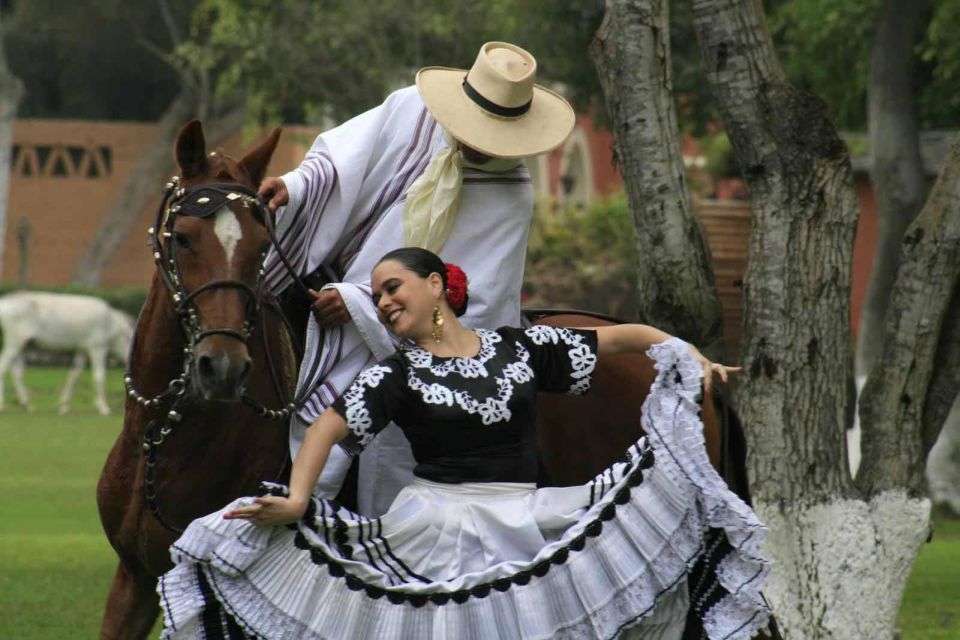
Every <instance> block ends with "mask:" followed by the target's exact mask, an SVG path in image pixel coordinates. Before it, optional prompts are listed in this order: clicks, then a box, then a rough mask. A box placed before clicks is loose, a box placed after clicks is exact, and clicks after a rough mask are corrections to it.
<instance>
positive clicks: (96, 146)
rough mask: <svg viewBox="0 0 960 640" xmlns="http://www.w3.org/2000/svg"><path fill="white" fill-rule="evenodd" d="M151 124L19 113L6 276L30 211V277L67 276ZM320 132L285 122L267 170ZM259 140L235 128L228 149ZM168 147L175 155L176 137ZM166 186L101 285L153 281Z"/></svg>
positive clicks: (15, 261)
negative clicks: (153, 229) (154, 240)
mask: <svg viewBox="0 0 960 640" xmlns="http://www.w3.org/2000/svg"><path fill="white" fill-rule="evenodd" d="M154 131H155V125H154V124H152V123H129V122H124V123H120V122H90V121H62V120H18V121H17V122H16V124H15V125H14V161H13V166H12V171H11V176H10V196H9V201H8V207H7V230H6V242H5V244H6V246H5V250H4V263H3V272H2V279H3V281H5V282H13V281H16V280H17V278H18V277H19V272H20V261H21V257H20V256H21V252H20V247H19V243H18V240H17V227H18V224H19V221H20V218H21V217H25V218H26V219H27V220H29V222H30V225H31V236H30V240H29V245H28V249H27V256H28V269H29V281H28V282H29V284H31V285H62V284H66V283H68V282H69V281H70V279H71V277H72V276H73V269H74V265H75V264H76V262H77V260H78V259H79V258H80V256H81V255H82V253H83V251H84V249H85V248H86V246H87V245H88V243H89V242H90V240H91V238H92V237H93V235H94V233H95V232H96V230H97V229H98V228H99V226H100V224H101V223H102V220H103V219H104V218H105V217H106V215H107V212H108V211H109V209H110V206H111V204H112V203H113V200H114V198H115V196H116V194H117V192H118V190H119V189H120V188H121V186H122V185H123V182H124V180H125V179H126V178H127V176H128V175H129V173H130V171H131V170H132V169H133V166H134V164H135V163H136V161H137V159H138V158H139V157H140V155H141V153H142V152H143V150H144V149H145V147H146V146H147V145H148V144H149V143H150V141H151V139H152V137H153V135H154ZM316 133H317V131H316V130H314V129H310V128H307V127H289V128H286V129H285V130H284V135H283V137H282V138H281V142H280V145H279V147H278V149H277V152H276V153H275V154H274V159H273V162H272V163H271V165H270V169H269V172H270V173H271V174H274V175H275V174H277V173H281V172H284V171H287V170H289V169H290V168H292V167H294V166H296V164H297V163H298V162H299V161H300V159H301V158H302V157H303V154H304V153H305V151H306V149H307V148H308V147H309V145H310V143H311V142H313V138H314V137H315V136H316ZM258 140H259V137H256V136H253V137H249V138H246V137H245V136H244V135H243V134H237V135H235V136H233V137H232V138H231V139H229V140H227V141H226V143H225V144H224V145H223V149H224V151H226V152H227V153H229V154H231V155H242V154H243V152H244V150H245V149H248V148H249V147H251V146H253V145H254V144H255V143H256V142H257V141H258ZM170 153H171V158H172V155H173V142H172V141H171V145H170ZM171 170H172V166H171ZM162 188H163V185H162V184H158V185H157V199H156V201H154V202H151V203H150V205H149V206H148V207H147V208H146V209H144V210H143V211H141V212H139V214H138V221H137V222H136V223H135V224H134V225H133V228H132V231H131V233H130V234H129V236H128V237H127V238H126V239H125V240H124V241H123V243H122V245H121V246H120V248H119V250H118V251H117V255H116V256H115V257H114V258H113V260H111V261H110V263H109V265H108V266H107V268H106V270H105V271H104V276H103V281H102V284H103V285H104V286H108V287H109V286H146V285H147V284H149V281H150V277H151V276H152V273H153V262H152V261H151V259H150V254H149V253H148V251H147V249H146V229H147V227H149V226H150V225H151V224H152V222H153V219H152V217H153V215H154V213H155V211H156V207H157V205H158V204H159V200H160V192H161V189H162Z"/></svg>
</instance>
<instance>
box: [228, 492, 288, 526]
mask: <svg viewBox="0 0 960 640" xmlns="http://www.w3.org/2000/svg"><path fill="white" fill-rule="evenodd" d="M306 510H307V501H306V500H303V501H298V500H291V499H290V498H281V497H276V496H264V497H262V498H254V500H253V504H251V505H247V506H246V507H238V508H236V509H234V510H233V511H228V512H227V513H225V514H223V519H224V520H249V521H250V522H252V523H254V524H259V525H272V524H289V523H291V522H296V521H298V520H299V519H300V518H302V517H303V514H304V513H305V512H306Z"/></svg>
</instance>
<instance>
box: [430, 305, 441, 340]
mask: <svg viewBox="0 0 960 640" xmlns="http://www.w3.org/2000/svg"><path fill="white" fill-rule="evenodd" d="M430 333H431V334H432V335H433V339H434V341H436V342H440V338H441V337H442V336H443V312H442V311H440V305H437V306H435V307H434V308H433V331H431V332H430Z"/></svg>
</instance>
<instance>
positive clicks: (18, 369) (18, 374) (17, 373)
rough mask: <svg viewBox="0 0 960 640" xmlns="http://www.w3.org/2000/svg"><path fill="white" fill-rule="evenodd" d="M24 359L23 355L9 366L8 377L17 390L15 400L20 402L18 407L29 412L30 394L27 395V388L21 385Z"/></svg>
mask: <svg viewBox="0 0 960 640" xmlns="http://www.w3.org/2000/svg"><path fill="white" fill-rule="evenodd" d="M25 361H26V358H25V357H24V355H23V353H22V352H21V353H20V356H19V357H18V358H17V359H16V360H14V361H13V363H12V364H11V365H10V376H11V377H12V378H13V387H14V389H16V390H17V399H18V400H20V406H21V407H23V408H24V409H26V410H27V411H30V410H31V408H30V394H29V393H27V386H26V385H25V384H23V370H24V368H25V366H26V365H25Z"/></svg>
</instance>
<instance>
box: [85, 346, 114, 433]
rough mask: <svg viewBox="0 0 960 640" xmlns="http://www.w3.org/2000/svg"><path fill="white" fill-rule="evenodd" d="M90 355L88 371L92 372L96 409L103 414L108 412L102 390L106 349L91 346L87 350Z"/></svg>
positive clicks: (105, 396) (105, 365)
mask: <svg viewBox="0 0 960 640" xmlns="http://www.w3.org/2000/svg"><path fill="white" fill-rule="evenodd" d="M88 354H89V355H90V371H91V373H92V374H93V388H94V390H95V393H96V398H97V400H96V402H97V411H99V412H100V415H102V416H105V415H108V414H109V413H110V407H109V406H107V394H106V393H105V392H104V389H103V385H104V380H105V379H106V377H107V372H106V367H107V350H106V349H105V348H102V347H93V348H91V349H90V350H89V351H88Z"/></svg>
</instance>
